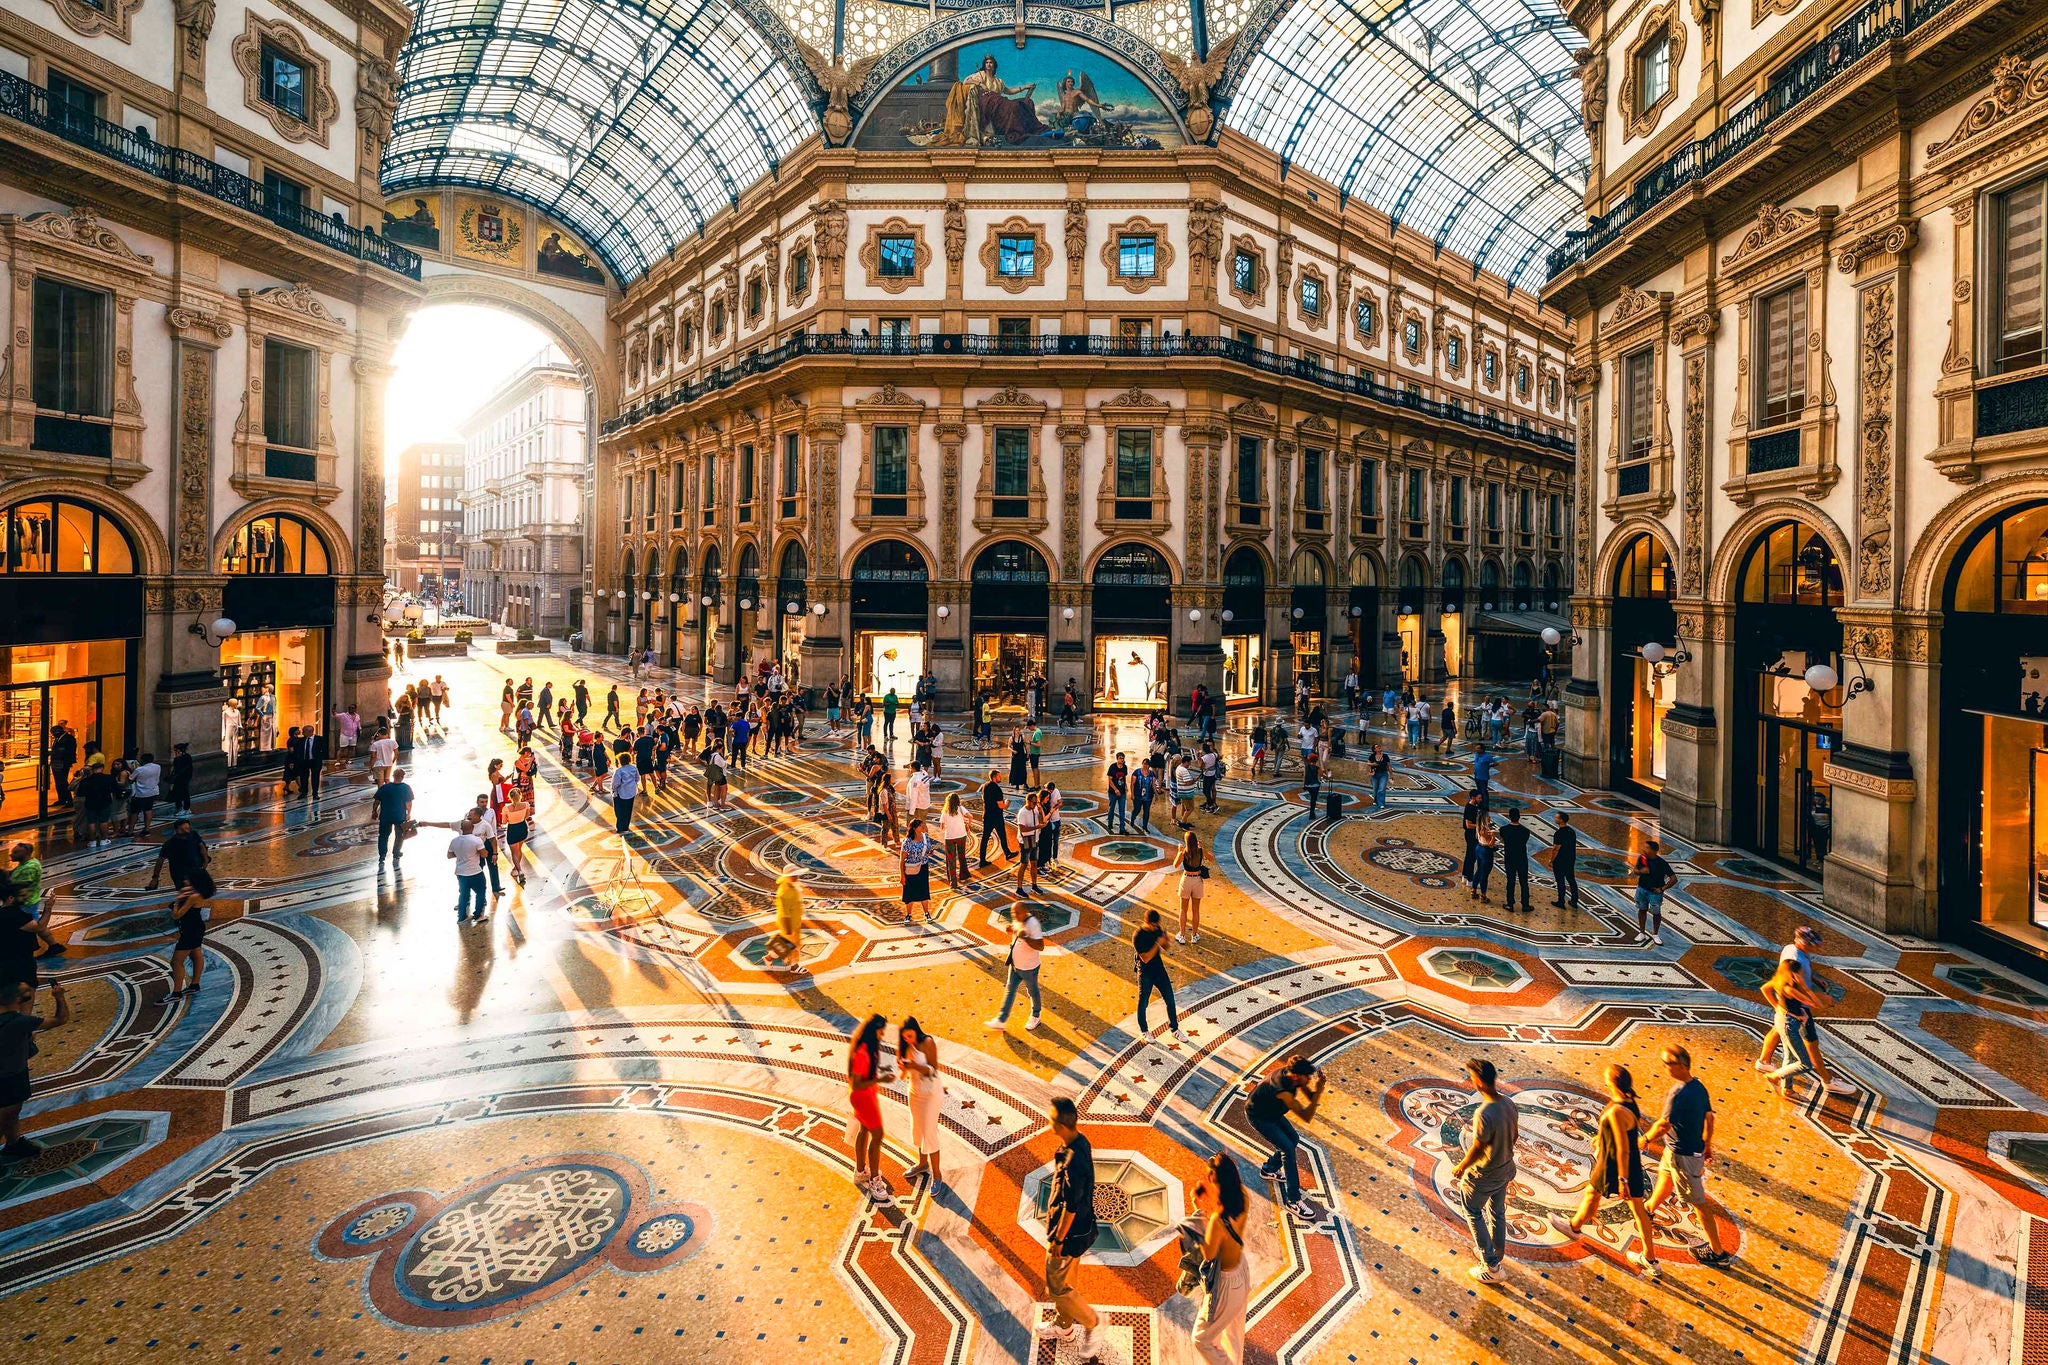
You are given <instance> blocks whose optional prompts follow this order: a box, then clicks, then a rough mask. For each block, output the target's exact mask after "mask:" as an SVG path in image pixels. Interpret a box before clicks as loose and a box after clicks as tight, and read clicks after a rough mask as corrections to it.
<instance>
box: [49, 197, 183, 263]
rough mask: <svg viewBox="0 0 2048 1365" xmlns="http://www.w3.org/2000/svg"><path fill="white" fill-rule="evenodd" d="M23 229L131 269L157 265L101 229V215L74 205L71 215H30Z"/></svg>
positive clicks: (153, 259) (82, 206)
mask: <svg viewBox="0 0 2048 1365" xmlns="http://www.w3.org/2000/svg"><path fill="white" fill-rule="evenodd" d="M21 225H22V226H23V227H25V228H27V229H28V230H29V231H31V232H39V233H41V234H42V235H43V236H45V237H53V238H55V239H56V240H58V241H60V242H70V243H71V244H73V245H75V246H82V247H87V248H89V249H91V250H93V251H98V252H103V253H105V254H106V255H109V256H112V257H114V258H115V259H117V260H120V261H123V262H126V263H128V264H131V265H152V264H154V263H155V261H156V257H154V256H145V255H143V254H142V253H141V252H139V251H136V250H135V249H134V248H132V247H130V246H129V245H128V244H127V243H126V242H124V241H122V240H121V239H120V238H119V237H117V236H115V235H114V234H113V232H111V231H110V230H108V229H107V228H106V227H104V226H102V225H101V223H100V216H99V214H98V213H96V212H94V211H93V210H92V209H90V208H87V207H86V206H85V205H83V204H74V205H72V208H71V211H70V212H69V213H31V214H30V215H29V216H28V217H26V218H24V219H22V220H21Z"/></svg>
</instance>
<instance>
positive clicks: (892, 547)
mask: <svg viewBox="0 0 2048 1365" xmlns="http://www.w3.org/2000/svg"><path fill="white" fill-rule="evenodd" d="M853 577H854V579H855V580H856V581H858V582H863V583H922V582H924V581H925V579H926V577H927V572H926V569H925V564H924V556H923V555H921V554H919V553H918V552H917V551H916V549H914V548H913V547H912V546H910V545H908V544H906V543H904V542H903V541H900V540H878V541H876V542H875V543H874V544H872V545H870V546H868V547H867V548H866V549H864V550H862V551H861V552H860V556H859V557H858V558H856V559H855V560H854V561H853Z"/></svg>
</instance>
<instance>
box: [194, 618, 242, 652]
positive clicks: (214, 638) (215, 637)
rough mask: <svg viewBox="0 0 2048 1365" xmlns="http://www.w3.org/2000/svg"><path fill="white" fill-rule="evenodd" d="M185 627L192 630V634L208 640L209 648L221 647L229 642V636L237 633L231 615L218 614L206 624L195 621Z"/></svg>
mask: <svg viewBox="0 0 2048 1365" xmlns="http://www.w3.org/2000/svg"><path fill="white" fill-rule="evenodd" d="M185 629H186V630H188V631H190V632H191V633H192V634H194V635H197V636H198V637H199V638H200V639H202V640H204V641H206V644H207V647H208V648H210V649H219V648H220V647H221V646H222V645H224V644H226V643H227V642H228V638H229V637H230V636H232V635H233V634H234V633H235V623H234V621H233V619H232V618H230V617H226V616H216V617H214V618H213V620H212V621H211V622H208V623H207V624H205V625H201V624H200V623H199V622H197V621H194V622H193V623H192V624H191V625H189V626H187V627H185Z"/></svg>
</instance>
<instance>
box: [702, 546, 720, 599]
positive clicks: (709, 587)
mask: <svg viewBox="0 0 2048 1365" xmlns="http://www.w3.org/2000/svg"><path fill="white" fill-rule="evenodd" d="M697 583H698V586H699V587H700V588H701V589H702V590H703V593H704V595H705V596H706V597H709V598H710V599H711V600H712V601H713V602H716V601H717V600H718V547H717V546H716V545H711V546H707V547H706V548H705V550H704V571H703V572H702V573H700V574H698V575H697Z"/></svg>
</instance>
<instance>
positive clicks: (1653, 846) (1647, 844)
mask: <svg viewBox="0 0 2048 1365" xmlns="http://www.w3.org/2000/svg"><path fill="white" fill-rule="evenodd" d="M1658 848H1659V845H1658V843H1657V841H1656V840H1655V839H1646V840H1644V841H1643V851H1642V853H1641V854H1640V855H1638V856H1637V858H1636V933H1637V934H1638V935H1640V936H1641V937H1643V938H1646V939H1648V940H1649V941H1650V946H1651V947H1656V946H1657V945H1658V944H1660V943H1662V942H1663V941H1664V893H1665V892H1666V891H1669V890H1670V889H1671V886H1672V883H1674V882H1676V881H1677V880H1678V874H1677V873H1675V872H1673V871H1672V870H1671V864H1670V863H1667V862H1665V861H1664V858H1663V856H1662V855H1661V854H1660V853H1659V852H1658V851H1657V850H1658Z"/></svg>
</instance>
